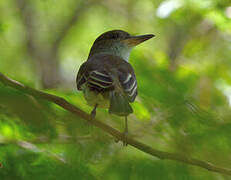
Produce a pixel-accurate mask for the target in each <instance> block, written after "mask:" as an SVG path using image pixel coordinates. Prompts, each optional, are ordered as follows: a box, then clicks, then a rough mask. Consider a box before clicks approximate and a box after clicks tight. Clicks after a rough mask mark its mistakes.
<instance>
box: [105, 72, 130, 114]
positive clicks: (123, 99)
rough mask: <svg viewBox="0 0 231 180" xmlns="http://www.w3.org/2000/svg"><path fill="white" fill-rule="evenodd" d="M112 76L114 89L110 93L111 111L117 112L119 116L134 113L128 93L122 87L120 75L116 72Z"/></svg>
mask: <svg viewBox="0 0 231 180" xmlns="http://www.w3.org/2000/svg"><path fill="white" fill-rule="evenodd" d="M111 76H112V79H113V83H114V90H113V91H111V93H110V107H109V113H111V114H116V115H118V116H128V115H129V114H131V113H133V109H132V107H131V105H130V104H129V101H128V98H127V95H126V94H125V93H124V90H123V88H122V87H121V84H120V82H119V79H118V77H117V76H116V75H115V73H114V74H111Z"/></svg>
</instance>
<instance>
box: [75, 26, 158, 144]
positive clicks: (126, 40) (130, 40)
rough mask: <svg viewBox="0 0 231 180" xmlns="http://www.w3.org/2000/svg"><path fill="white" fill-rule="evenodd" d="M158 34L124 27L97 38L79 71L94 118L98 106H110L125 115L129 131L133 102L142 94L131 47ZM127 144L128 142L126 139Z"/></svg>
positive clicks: (79, 86) (80, 85)
mask: <svg viewBox="0 0 231 180" xmlns="http://www.w3.org/2000/svg"><path fill="white" fill-rule="evenodd" d="M154 36H155V35H153V34H146V35H130V34H129V33H128V32H126V31H123V30H111V31H107V32H105V33H103V34H101V35H100V36H99V37H97V38H96V40H95V41H94V43H93V45H92V47H91V49H90V53H89V56H88V58H87V60H86V61H85V62H84V63H83V64H82V65H81V66H80V68H79V71H78V73H77V78H76V83H77V89H78V90H79V91H83V94H84V98H85V100H86V101H87V104H88V105H90V106H93V110H92V111H91V119H92V120H93V119H94V118H95V116H96V109H97V108H106V109H109V113H110V114H115V115H118V116H123V117H125V128H124V132H123V134H124V136H125V137H126V136H127V135H128V120H127V117H128V115H129V114H131V113H133V109H132V107H131V105H130V103H132V102H134V101H135V98H136V96H137V94H138V90H137V80H136V75H135V72H134V69H133V67H132V66H131V64H130V63H129V56H130V52H131V50H132V49H133V48H134V47H135V46H137V45H138V44H140V43H142V42H144V41H146V40H148V39H151V38H152V37H154ZM124 145H127V144H126V143H125V142H124Z"/></svg>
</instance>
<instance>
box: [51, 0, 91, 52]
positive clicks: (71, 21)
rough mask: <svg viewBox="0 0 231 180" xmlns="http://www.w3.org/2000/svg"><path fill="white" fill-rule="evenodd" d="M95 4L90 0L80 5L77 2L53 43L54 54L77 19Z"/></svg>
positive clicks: (84, 0)
mask: <svg viewBox="0 0 231 180" xmlns="http://www.w3.org/2000/svg"><path fill="white" fill-rule="evenodd" d="M94 3H95V2H94V1H91V0H82V1H81V2H80V3H79V2H77V4H76V7H75V9H74V10H73V14H72V15H71V16H70V18H69V19H68V20H67V22H66V23H64V25H63V27H61V30H59V33H58V35H57V37H56V39H55V40H54V42H53V51H54V52H56V51H57V50H58V48H59V46H60V44H61V42H62V40H63V39H64V38H65V37H66V35H67V34H68V32H69V31H70V29H71V28H72V27H73V26H74V25H75V24H76V22H77V21H78V19H79V17H80V16H81V15H82V14H83V13H84V12H85V11H86V10H87V9H89V8H90V6H92V5H93V4H94Z"/></svg>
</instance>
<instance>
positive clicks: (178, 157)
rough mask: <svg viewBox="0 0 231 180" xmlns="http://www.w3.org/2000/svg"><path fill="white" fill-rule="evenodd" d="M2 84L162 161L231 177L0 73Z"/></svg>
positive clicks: (228, 173)
mask: <svg viewBox="0 0 231 180" xmlns="http://www.w3.org/2000/svg"><path fill="white" fill-rule="evenodd" d="M0 82H2V83H3V84H5V85H7V86H10V87H12V88H15V89H18V90H20V91H22V92H24V93H26V94H29V95H32V96H34V97H37V98H42V99H45V100H47V101H50V102H53V103H55V104H57V105H59V106H61V107H62V108H64V109H66V110H67V111H69V112H72V113H73V114H75V115H77V116H78V117H81V118H82V119H84V120H87V121H88V122H90V123H92V124H93V125H95V126H96V127H98V128H100V129H102V130H103V131H105V132H107V133H108V134H110V135H112V136H113V137H115V138H116V139H118V140H121V141H125V142H126V143H127V144H130V145H131V146H133V147H135V148H137V149H139V150H141V151H143V152H146V153H148V154H150V155H152V156H155V157H158V158H160V159H169V160H175V161H179V162H183V163H186V164H190V165H194V166H198V167H201V168H204V169H207V170H209V171H213V172H218V173H221V174H226V175H231V169H226V168H222V167H217V166H215V165H213V164H212V163H210V162H207V161H202V160H198V159H194V158H191V157H188V156H187V155H181V154H177V153H169V152H164V151H159V150H157V149H154V148H152V147H151V146H148V145H146V144H143V143H141V142H139V141H136V140H134V139H133V138H130V137H124V135H123V134H122V133H120V132H119V131H117V130H116V129H114V128H112V127H110V126H108V125H106V124H104V123H102V122H101V121H99V120H97V119H95V120H94V121H91V116H90V115H88V114H87V113H85V112H84V111H82V110H81V109H79V108H78V107H76V106H74V105H72V104H71V103H69V102H67V101H66V100H65V99H64V98H61V97H58V96H55V95H52V94H48V93H45V92H42V91H39V90H36V89H33V88H31V87H28V86H25V85H24V84H21V83H19V82H17V81H15V80H12V79H10V78H8V77H7V76H5V75H3V74H2V73H0Z"/></svg>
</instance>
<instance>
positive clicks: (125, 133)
mask: <svg viewBox="0 0 231 180" xmlns="http://www.w3.org/2000/svg"><path fill="white" fill-rule="evenodd" d="M127 137H128V132H127V131H124V132H123V139H122V140H121V141H122V142H123V146H127V145H128V143H127ZM119 141H120V140H119V139H115V143H118V142H119Z"/></svg>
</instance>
